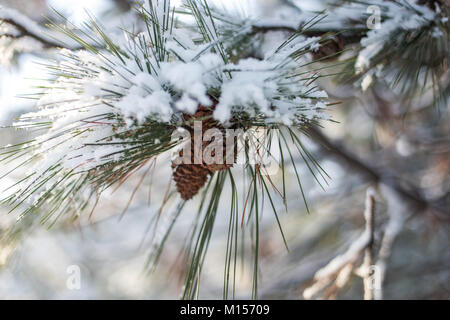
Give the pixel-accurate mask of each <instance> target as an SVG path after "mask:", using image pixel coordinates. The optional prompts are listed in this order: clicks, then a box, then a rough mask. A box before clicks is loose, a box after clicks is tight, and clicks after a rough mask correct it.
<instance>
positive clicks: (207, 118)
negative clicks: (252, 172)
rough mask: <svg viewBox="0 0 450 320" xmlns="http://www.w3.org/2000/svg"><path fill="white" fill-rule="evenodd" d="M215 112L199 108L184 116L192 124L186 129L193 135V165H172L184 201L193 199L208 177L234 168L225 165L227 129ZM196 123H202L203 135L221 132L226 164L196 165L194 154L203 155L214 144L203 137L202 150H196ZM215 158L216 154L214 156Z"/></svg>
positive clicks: (181, 154)
mask: <svg viewBox="0 0 450 320" xmlns="http://www.w3.org/2000/svg"><path fill="white" fill-rule="evenodd" d="M213 111H214V106H213V107H212V108H206V107H203V106H199V108H198V109H197V112H196V113H195V114H193V115H184V119H185V120H186V122H192V123H189V125H188V126H187V127H186V129H187V130H188V131H189V132H190V134H191V141H190V144H191V164H178V165H176V164H174V163H173V164H172V168H174V169H175V171H174V174H173V179H174V181H175V184H176V187H177V190H178V192H179V193H180V195H181V198H182V199H184V200H189V199H192V198H193V197H194V196H195V195H196V194H197V193H198V192H199V191H200V189H201V188H202V187H203V186H204V185H205V183H206V182H207V181H208V176H209V175H212V174H213V173H214V172H217V171H222V170H226V169H228V168H230V167H232V166H233V164H227V163H225V159H226V136H225V133H226V131H225V128H224V127H223V126H221V125H220V124H219V123H218V122H217V121H215V120H214V119H213V118H212V113H213ZM194 121H202V133H203V134H204V133H205V131H207V130H208V129H212V128H217V129H219V130H220V131H221V133H222V137H223V144H224V146H223V150H224V154H223V159H224V163H212V164H207V163H205V162H204V160H202V163H201V164H195V163H194V154H195V152H199V153H200V154H201V155H202V158H203V153H204V150H205V148H206V147H207V146H208V145H209V144H210V143H211V142H212V141H203V136H202V145H201V148H202V150H195V149H194V148H195V144H194V139H195V138H194V129H193V126H194V123H193V122H194ZM182 156H183V152H182V151H180V157H182ZM213 156H214V154H213ZM236 157H237V143H236V141H235V148H234V160H236Z"/></svg>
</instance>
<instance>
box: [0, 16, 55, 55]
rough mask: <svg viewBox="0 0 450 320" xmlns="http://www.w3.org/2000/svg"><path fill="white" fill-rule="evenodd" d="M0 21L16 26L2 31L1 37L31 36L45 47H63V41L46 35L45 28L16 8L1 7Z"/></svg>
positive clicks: (17, 37)
mask: <svg viewBox="0 0 450 320" xmlns="http://www.w3.org/2000/svg"><path fill="white" fill-rule="evenodd" d="M0 23H1V24H7V25H10V26H12V27H13V28H15V30H12V31H8V32H5V33H0V37H2V36H4V37H8V38H12V39H19V38H22V37H31V38H33V39H35V40H37V41H39V42H40V43H41V44H42V45H43V47H45V48H60V47H63V45H62V44H61V43H59V42H56V41H55V40H53V39H52V38H51V37H49V36H47V35H45V31H44V30H43V28H42V27H41V26H39V25H38V24H37V23H36V22H35V21H33V20H31V19H30V18H28V17H27V16H25V15H23V14H22V13H20V12H19V11H17V10H15V9H11V8H5V7H0Z"/></svg>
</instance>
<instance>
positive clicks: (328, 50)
mask: <svg viewBox="0 0 450 320" xmlns="http://www.w3.org/2000/svg"><path fill="white" fill-rule="evenodd" d="M342 50H344V39H343V38H342V37H341V36H340V35H336V36H334V37H333V38H330V39H328V40H327V41H326V42H324V43H323V44H322V45H321V46H320V47H319V49H318V50H317V51H313V52H312V56H313V59H314V60H315V61H316V60H320V59H321V60H323V61H328V60H332V59H334V58H336V54H337V53H340V52H342Z"/></svg>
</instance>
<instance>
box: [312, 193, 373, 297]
mask: <svg viewBox="0 0 450 320" xmlns="http://www.w3.org/2000/svg"><path fill="white" fill-rule="evenodd" d="M374 194H375V192H374V190H373V189H372V188H369V189H368V190H367V194H366V203H365V210H364V218H365V220H366V225H365V230H364V232H363V233H362V234H361V235H360V236H359V238H358V239H356V240H355V241H354V242H353V243H352V244H351V245H350V247H349V248H348V249H347V251H346V252H345V253H343V254H341V255H339V256H337V257H335V258H334V259H333V260H331V261H330V262H329V263H328V264H327V265H326V266H325V267H323V268H322V269H320V270H318V271H317V272H316V274H315V275H314V283H313V285H311V286H310V287H309V288H307V289H305V290H304V292H303V297H304V298H305V299H311V298H313V297H314V296H316V295H317V294H318V293H319V292H320V291H322V290H323V289H325V288H326V287H328V286H329V285H331V284H333V282H334V287H333V289H332V290H334V291H335V290H336V289H339V288H342V287H343V286H344V285H345V284H346V283H347V282H348V280H349V279H350V275H351V273H352V271H353V268H354V265H355V263H356V262H357V261H358V260H359V259H360V258H361V255H362V253H363V252H365V255H366V256H365V259H364V263H363V266H365V265H366V264H367V263H369V266H368V268H367V270H369V269H370V265H371V263H372V262H371V257H372V252H371V251H372V249H371V248H372V243H373V234H374V209H375V198H374ZM368 273H369V272H364V277H363V278H364V279H365V285H364V288H365V292H366V278H368V275H366V274H368ZM368 281H370V279H367V285H368V286H370V285H369V284H368ZM329 294H330V293H329ZM365 297H366V293H365ZM367 297H369V294H367Z"/></svg>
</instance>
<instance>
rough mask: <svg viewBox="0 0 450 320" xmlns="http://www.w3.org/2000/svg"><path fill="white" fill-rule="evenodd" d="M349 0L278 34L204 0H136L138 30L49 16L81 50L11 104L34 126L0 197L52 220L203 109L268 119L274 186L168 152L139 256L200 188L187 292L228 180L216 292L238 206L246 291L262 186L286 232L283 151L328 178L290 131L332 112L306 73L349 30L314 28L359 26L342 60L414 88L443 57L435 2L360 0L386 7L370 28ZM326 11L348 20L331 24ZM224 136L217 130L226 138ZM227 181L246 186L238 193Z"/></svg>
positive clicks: (208, 124) (442, 25) (192, 293)
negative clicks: (168, 204) (152, 233)
mask: <svg viewBox="0 0 450 320" xmlns="http://www.w3.org/2000/svg"><path fill="white" fill-rule="evenodd" d="M343 3H347V2H345V1H344V2H343ZM349 3H350V7H351V8H352V9H354V10H356V11H350V12H351V14H350V15H349V11H348V8H347V9H346V8H345V5H342V6H338V7H337V8H336V14H334V15H331V18H330V16H329V17H327V16H322V15H314V16H309V17H307V18H305V16H303V17H302V19H303V20H302V21H301V23H300V24H299V26H300V27H295V28H292V26H288V27H286V26H281V27H280V29H281V30H283V31H286V30H290V31H291V32H289V34H287V33H280V34H279V38H278V39H279V40H274V39H273V38H272V40H270V39H266V38H265V37H264V35H265V33H266V32H267V31H269V30H270V29H274V30H275V29H277V28H272V27H265V26H258V22H257V21H254V20H252V19H249V18H247V17H241V16H239V15H236V14H231V13H228V12H226V11H224V10H218V9H217V8H213V7H211V6H210V5H209V4H208V2H207V1H204V0H199V1H194V0H187V1H185V2H184V4H183V6H182V7H181V8H177V9H174V8H171V6H170V3H169V1H168V0H167V1H163V0H159V1H157V0H153V1H148V2H145V3H144V4H138V5H137V9H138V10H139V12H140V15H139V17H140V20H141V21H140V25H139V28H138V29H139V30H140V31H139V32H136V33H133V32H131V31H130V30H124V31H123V34H121V35H118V34H116V33H112V34H107V32H106V31H105V30H104V28H102V26H101V25H99V23H98V22H97V21H96V20H95V19H94V18H91V20H90V22H89V23H86V24H85V25H84V26H83V28H79V29H75V31H74V30H72V29H71V28H69V26H71V25H70V23H69V22H68V21H67V26H59V25H56V24H53V28H55V29H56V30H58V31H59V32H60V33H62V34H63V35H65V36H67V37H69V38H70V39H71V40H72V41H76V42H77V43H78V44H79V45H80V46H81V47H82V48H83V49H81V50H69V49H63V50H61V52H60V59H59V60H58V62H55V63H54V64H50V65H48V68H49V71H50V72H51V73H52V74H53V75H54V80H52V81H50V83H49V84H48V85H47V86H43V87H42V88H43V89H45V92H43V93H42V94H41V95H39V96H38V97H37V99H38V103H37V106H38V108H39V110H37V111H36V112H31V113H28V114H25V115H22V116H21V117H20V118H19V119H18V121H17V122H16V123H15V124H14V126H15V127H16V128H20V129H28V130H32V131H33V132H34V133H35V134H34V136H33V138H32V139H30V140H29V141H25V142H23V143H20V144H16V145H12V146H6V147H4V148H2V151H1V154H0V155H1V159H0V160H1V161H2V162H3V163H5V164H8V165H10V166H11V170H10V171H8V172H7V173H6V174H5V175H4V176H3V177H5V176H7V175H8V174H11V172H14V171H17V172H20V173H21V174H22V175H23V178H21V179H20V181H18V182H17V183H16V184H14V185H13V186H11V187H10V188H8V189H7V190H5V192H4V193H3V194H4V195H5V196H4V197H3V202H5V203H7V204H8V205H9V206H10V207H11V211H18V210H20V216H19V217H20V218H23V217H26V216H27V215H30V214H32V213H39V212H46V214H45V215H44V216H43V217H42V219H41V222H43V223H50V224H52V223H54V222H55V221H56V220H57V218H58V217H60V216H61V215H63V214H70V213H72V214H73V215H74V216H75V217H77V216H78V215H79V214H81V213H82V212H84V211H86V210H89V209H90V210H91V211H92V210H93V208H92V206H94V207H95V204H96V203H97V202H98V197H99V196H100V195H101V194H102V192H104V191H105V190H107V189H110V188H111V187H112V186H117V185H119V186H120V185H121V184H122V183H123V182H124V181H126V180H127V178H128V177H129V176H130V175H132V174H133V173H136V172H138V171H139V170H140V169H143V168H144V167H146V166H151V165H152V163H153V162H152V161H153V160H154V159H156V158H157V157H158V156H160V155H162V154H165V153H168V152H175V151H176V150H178V148H179V147H180V146H181V145H180V142H179V141H177V140H174V139H172V137H173V134H174V132H176V131H177V130H178V129H179V128H184V129H186V130H188V131H190V130H192V121H202V128H203V129H210V128H216V129H218V130H219V131H220V132H222V133H223V132H224V130H226V129H227V128H241V129H244V130H246V129H248V128H251V127H258V128H264V129H266V130H267V132H268V135H269V136H272V137H273V136H274V135H272V133H273V132H274V131H275V130H278V131H279V132H280V134H279V135H278V136H276V141H275V145H277V147H279V149H280V155H281V162H280V167H281V173H280V175H281V180H282V185H281V186H276V185H275V184H274V182H273V181H272V180H271V179H270V177H268V176H267V175H266V174H265V172H264V168H263V167H261V166H259V165H246V166H244V168H243V170H244V172H245V174H246V175H247V176H248V177H249V179H248V183H247V185H246V186H245V190H240V191H238V188H237V185H236V182H235V179H234V176H233V170H232V167H233V164H230V163H228V164H223V163H213V164H206V163H203V162H202V163H198V164H195V163H194V164H192V163H191V164H175V163H173V164H172V167H173V172H174V173H173V179H174V180H175V184H176V188H177V190H178V193H179V194H180V198H181V199H180V204H179V205H178V206H177V209H176V210H175V212H174V213H173V214H172V216H171V219H172V223H171V224H170V226H169V227H168V229H167V232H166V233H165V235H164V237H163V238H162V240H161V241H160V242H158V243H156V244H155V248H154V250H153V251H152V255H151V258H150V260H149V264H151V265H152V266H154V265H155V264H156V262H157V261H158V258H159V256H160V254H161V251H162V248H163V245H164V243H165V241H166V240H167V237H168V235H169V233H170V231H171V230H172V227H173V224H174V223H175V221H176V220H177V217H178V215H179V214H180V212H181V211H182V209H183V206H184V203H185V200H188V199H191V198H193V197H194V196H196V195H197V194H199V192H200V191H201V190H202V192H201V197H199V198H200V199H199V200H200V205H199V210H198V214H197V219H201V220H196V221H197V222H199V223H198V225H196V226H195V227H194V228H193V229H192V230H191V231H190V238H191V241H190V242H189V244H188V245H187V248H186V252H187V253H188V256H189V261H190V263H189V268H188V271H187V275H186V283H185V290H184V293H183V298H194V297H196V296H197V294H198V285H199V274H200V270H201V267H202V264H203V261H204V258H205V254H206V251H207V248H208V243H209V240H210V237H211V233H212V230H213V226H214V221H215V217H216V214H217V211H218V206H219V202H220V201H221V196H222V190H223V187H224V185H225V183H226V182H227V183H228V185H229V186H230V188H231V201H230V211H231V212H230V225H229V234H231V235H233V236H231V237H229V238H228V240H227V241H228V242H227V252H226V257H227V259H226V267H225V269H226V270H225V274H226V275H228V276H227V277H226V279H225V289H224V297H225V298H226V297H228V291H229V290H228V288H229V286H228V282H229V280H230V277H229V275H230V273H233V272H232V270H231V267H230V264H231V261H234V263H236V256H237V255H236V252H237V243H236V241H237V240H236V239H237V234H238V232H239V228H238V225H239V224H238V220H241V221H242V222H241V224H243V223H244V219H246V221H247V223H250V222H251V223H252V234H251V239H253V240H254V241H255V242H254V245H253V246H252V247H253V248H254V251H253V253H252V254H253V256H254V273H253V274H254V276H253V292H254V297H256V292H257V283H258V282H257V280H258V245H259V242H258V241H259V236H258V234H259V216H260V210H261V202H262V199H264V198H265V199H268V200H269V201H268V202H269V204H270V207H271V208H272V209H273V213H274V215H275V218H276V221H277V224H278V225H279V226H280V231H281V235H282V237H283V240H284V241H285V239H284V235H283V232H282V229H281V225H280V221H279V219H278V215H277V210H276V207H275V204H274V200H273V194H276V195H277V196H280V197H281V198H282V201H283V203H284V205H286V201H287V199H286V183H285V179H286V178H285V176H286V174H285V165H286V164H287V162H289V163H290V164H291V165H292V167H293V169H294V172H295V178H296V180H297V182H298V187H299V194H301V195H302V197H303V199H305V194H304V190H303V187H302V183H301V179H300V177H299V172H298V169H297V167H296V161H295V158H294V155H293V151H296V153H297V154H299V155H300V156H301V158H302V159H303V160H304V161H305V164H306V166H307V168H308V169H309V170H310V172H311V173H312V174H313V176H314V179H315V180H316V181H317V182H318V183H319V184H321V182H322V181H324V182H327V179H328V176H327V174H326V172H325V171H324V170H323V169H322V168H321V166H320V165H319V163H318V162H317V161H316V160H315V159H314V158H313V157H312V155H311V153H309V152H308V150H306V149H305V148H304V145H303V143H302V141H301V139H300V137H299V135H300V134H301V133H302V132H305V129H306V128H308V127H310V126H314V125H317V124H318V122H319V121H320V120H330V117H329V116H328V114H327V112H326V109H327V105H328V97H327V94H326V93H325V92H324V91H323V90H321V89H319V87H318V86H317V84H316V80H317V79H318V78H319V77H321V76H323V71H324V70H325V69H326V67H324V66H323V65H322V64H319V62H320V61H324V60H327V61H328V60H330V59H329V58H330V57H331V56H334V55H336V54H338V53H339V52H340V51H341V50H343V49H344V45H345V44H346V41H344V40H343V39H347V38H346V37H347V35H340V34H330V33H328V32H324V30H325V29H327V28H328V30H330V25H331V27H333V26H334V29H337V30H336V31H337V33H339V32H340V31H341V30H339V28H343V29H346V30H352V28H353V29H354V30H357V32H354V34H356V37H357V39H358V40H359V39H360V40H361V43H360V46H359V48H358V50H357V56H356V57H355V58H354V59H350V60H348V61H346V62H347V63H348V64H347V66H346V67H345V69H344V71H343V72H342V73H343V74H348V73H349V72H348V71H349V70H351V72H350V74H353V75H355V79H356V81H357V83H358V81H359V84H361V81H362V84H363V85H364V84H367V83H368V82H370V81H366V80H367V79H368V77H371V78H376V77H382V76H386V78H388V82H389V81H391V82H392V83H395V84H397V85H398V84H402V90H403V91H406V92H411V90H415V91H417V90H416V89H417V87H418V86H417V82H416V83H415V84H412V83H411V82H409V80H404V79H405V78H406V79H409V78H410V77H409V78H408V77H406V76H405V75H408V73H414V74H415V75H416V77H415V79H419V78H424V81H423V83H424V87H425V86H428V84H429V82H430V81H431V82H432V84H433V88H437V89H438V90H435V92H437V93H438V96H441V91H440V87H439V80H440V77H441V76H442V75H443V74H444V73H445V72H446V70H447V68H448V64H447V63H448V48H449V45H448V18H446V13H447V12H448V8H447V7H445V6H444V5H442V8H440V11H439V12H437V11H436V10H434V11H433V9H432V8H430V3H428V2H427V4H424V3H423V5H420V4H408V5H406V4H404V1H402V2H400V1H381V0H371V1H370V3H371V4H375V5H379V6H381V7H383V8H387V9H388V10H386V11H385V12H384V13H385V16H384V17H383V19H384V20H383V21H382V23H381V28H380V29H375V30H367V27H366V20H367V15H366V13H365V12H366V9H367V4H361V3H360V2H358V1H349ZM421 3H422V2H421ZM433 3H434V4H436V3H437V4H438V5H439V4H440V3H441V2H440V1H435V2H433ZM343 9H346V10H343ZM339 10H341V12H340V11H339ZM355 12H357V13H358V15H357V16H358V17H359V18H358V19H355V18H354V17H355ZM336 17H337V18H338V20H339V19H341V20H343V21H346V23H347V24H343V25H342V24H338V25H337V26H336V25H333V21H332V18H336ZM330 19H331V20H330ZM340 22H342V21H340ZM324 26H326V28H325V27H324ZM398 28H400V29H401V30H400V31H399V30H398ZM260 31H261V32H260ZM308 34H309V35H310V36H308ZM311 35H313V36H311ZM422 35H425V36H423V37H422ZM429 35H432V37H431V38H430V37H428V36H429ZM352 37H354V35H352ZM282 38H283V39H282ZM392 39H393V40H394V41H395V42H396V44H397V45H398V46H401V47H402V48H403V49H404V50H403V51H402V54H401V55H398V51H399V50H397V49H396V50H393V46H392V45H390V43H389V40H392ZM417 39H418V40H417ZM269 40H270V41H269ZM413 40H414V41H413ZM421 41H422V42H423V41H426V42H427V43H428V45H426V46H424V45H422V44H423V43H422V42H421ZM417 44H419V45H420V46H421V47H420V48H419V49H418V48H417ZM434 49H435V50H434ZM430 50H434V51H433V52H434V53H435V54H437V55H439V56H442V57H443V58H442V59H441V60H440V61H438V63H436V64H428V65H427V64H425V63H424V61H425V60H426V59H429V58H430ZM412 57H420V59H422V60H421V61H420V62H421V63H420V64H419V63H416V64H414V65H411V63H410V61H411V58H412ZM316 60H317V61H316ZM318 61H319V62H318ZM340 64H341V63H340ZM423 66H426V67H425V68H424V67H423ZM325 76H327V75H326V74H325ZM430 77H431V78H432V80H429V79H430ZM355 79H354V80H355ZM402 79H403V80H402ZM369 80H370V79H369ZM402 81H403V82H402ZM223 136H224V139H223V142H224V143H225V142H226V139H227V137H226V136H225V135H224V134H223ZM202 140H203V139H202ZM272 140H273V139H268V140H267V142H265V143H267V145H266V146H264V147H265V149H267V150H271V148H272V147H273V144H272V143H273V141H272ZM189 142H192V141H189ZM210 143H211V141H206V142H202V144H201V145H200V150H196V149H195V147H194V146H195V143H191V148H192V149H190V150H191V153H192V154H194V153H196V152H201V153H203V151H204V149H205V148H207V147H208V145H209V144H210ZM233 153H235V150H233ZM249 156H251V155H249ZM167 165H170V164H167ZM3 177H2V178H3ZM238 193H243V194H244V195H245V197H244V199H245V200H244V202H243V203H242V202H239V199H241V197H239V196H238ZM170 195H172V193H170ZM305 205H306V201H305ZM306 207H307V205H306ZM42 209H45V210H43V211H41V210H42ZM240 214H241V215H242V217H240V216H239V215H240ZM285 244H286V241H285ZM286 246H287V245H286ZM235 277H236V275H235V274H234V280H233V281H234V282H233V287H234V285H235Z"/></svg>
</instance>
